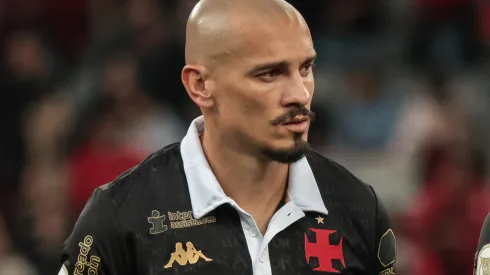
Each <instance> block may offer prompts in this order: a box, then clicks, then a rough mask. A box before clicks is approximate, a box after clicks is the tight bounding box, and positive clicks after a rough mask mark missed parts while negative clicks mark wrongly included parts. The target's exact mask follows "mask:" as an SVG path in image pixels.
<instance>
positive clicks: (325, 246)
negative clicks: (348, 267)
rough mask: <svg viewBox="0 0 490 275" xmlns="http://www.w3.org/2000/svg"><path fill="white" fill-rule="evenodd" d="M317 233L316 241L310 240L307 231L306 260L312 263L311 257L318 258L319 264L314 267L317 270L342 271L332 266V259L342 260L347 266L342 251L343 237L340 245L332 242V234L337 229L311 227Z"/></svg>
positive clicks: (343, 264)
mask: <svg viewBox="0 0 490 275" xmlns="http://www.w3.org/2000/svg"><path fill="white" fill-rule="evenodd" d="M310 230H311V231H313V232H315V234H316V243H311V242H309V241H308V237H307V235H306V233H305V254H306V262H307V263H310V257H316V258H318V264H319V266H318V267H316V268H314V269H313V270H316V271H324V272H332V273H340V271H338V270H336V269H334V268H333V266H332V260H340V262H341V263H342V266H344V267H345V262H344V252H343V251H342V242H343V239H342V238H340V242H339V244H338V245H332V244H330V238H329V237H330V234H332V233H335V232H337V231H335V230H328V229H316V228H310Z"/></svg>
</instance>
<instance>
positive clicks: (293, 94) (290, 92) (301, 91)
mask: <svg viewBox="0 0 490 275" xmlns="http://www.w3.org/2000/svg"><path fill="white" fill-rule="evenodd" d="M310 99H311V93H310V91H309V90H308V88H307V87H306V85H305V82H304V79H303V78H302V77H301V75H300V74H295V75H294V76H292V77H291V80H290V81H288V83H287V84H286V87H285V88H284V93H283V97H282V105H283V106H289V105H301V106H306V105H307V104H308V103H309V102H310Z"/></svg>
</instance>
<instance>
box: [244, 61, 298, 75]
mask: <svg viewBox="0 0 490 275" xmlns="http://www.w3.org/2000/svg"><path fill="white" fill-rule="evenodd" d="M289 65H290V63H289V62H287V61H278V62H270V63H265V64H259V65H257V66H255V67H253V68H252V69H251V70H250V74H253V73H256V72H260V71H266V70H269V69H273V68H281V67H282V68H284V67H287V66H289Z"/></svg>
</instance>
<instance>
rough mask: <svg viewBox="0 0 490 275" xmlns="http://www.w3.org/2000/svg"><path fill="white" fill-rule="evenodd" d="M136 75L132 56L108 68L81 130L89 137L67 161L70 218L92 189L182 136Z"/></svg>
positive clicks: (167, 110) (181, 130)
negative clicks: (97, 95)
mask: <svg viewBox="0 0 490 275" xmlns="http://www.w3.org/2000/svg"><path fill="white" fill-rule="evenodd" d="M136 72H137V63H136V61H135V59H134V57H133V56H132V55H130V54H127V53H124V52H123V53H121V54H116V55H115V56H114V57H113V58H110V59H109V61H108V62H107V65H106V68H105V71H104V85H103V89H102V90H101V91H100V95H99V97H98V99H97V101H96V102H95V105H94V107H95V108H94V110H91V111H90V112H91V114H89V117H88V119H87V120H88V121H87V126H86V127H87V128H80V129H83V131H84V132H86V133H88V136H87V137H86V138H85V139H84V140H82V143H81V144H80V145H79V146H78V147H77V149H76V150H75V151H74V152H73V153H72V154H70V158H69V159H70V166H69V174H70V196H69V197H70V203H71V205H72V208H71V211H72V215H73V218H76V217H77V216H78V214H79V213H80V211H81V209H82V207H83V205H85V203H86V201H87V200H88V198H89V196H90V194H91V193H92V191H93V190H94V188H96V187H97V186H100V185H102V184H105V183H107V182H110V181H112V180H113V179H114V178H115V177H116V176H118V175H119V174H120V173H121V172H122V171H124V170H127V169H129V168H131V167H132V166H135V165H136V164H138V163H139V162H141V161H142V160H143V159H144V158H145V157H146V156H147V155H148V154H150V153H151V152H154V151H156V150H158V149H160V148H162V147H163V146H165V145H168V144H170V143H173V142H178V141H179V140H180V139H181V138H182V137H183V136H184V134H185V130H184V129H185V127H184V124H183V122H181V121H180V119H179V118H178V116H177V115H176V114H175V113H174V111H173V109H172V108H171V107H170V106H168V105H165V106H163V107H162V106H161V105H157V104H155V102H154V101H152V100H151V99H150V98H149V97H148V95H146V94H145V92H144V91H142V89H141V87H140V86H139V82H138V79H137V74H136Z"/></svg>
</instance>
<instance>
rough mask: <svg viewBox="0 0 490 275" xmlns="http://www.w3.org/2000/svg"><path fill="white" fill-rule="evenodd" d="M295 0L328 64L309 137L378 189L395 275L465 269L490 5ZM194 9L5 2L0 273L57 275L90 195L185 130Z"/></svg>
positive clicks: (479, 163) (480, 161)
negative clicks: (390, 226) (386, 213)
mask: <svg viewBox="0 0 490 275" xmlns="http://www.w3.org/2000/svg"><path fill="white" fill-rule="evenodd" d="M290 2H292V3H293V4H294V5H295V6H296V7H297V8H298V9H299V10H300V11H301V12H302V13H303V15H304V16H305V18H306V20H307V22H308V23H309V25H310V28H311V30H312V34H313V39H314V41H315V47H316V50H317V52H318V55H319V57H318V60H317V65H316V68H315V77H316V94H315V98H314V104H313V110H314V111H315V112H316V113H317V115H316V121H315V123H314V124H313V125H312V130H311V132H310V141H311V143H312V145H313V146H314V147H315V148H316V149H317V150H319V151H321V152H322V153H324V154H325V155H326V156H328V157H330V158H332V159H333V160H335V161H337V162H339V163H340V164H342V165H344V166H346V167H347V168H348V169H349V170H351V171H353V172H354V174H356V175H357V176H358V177H359V178H361V179H362V180H363V181H365V182H367V183H369V184H371V185H373V187H374V188H375V189H376V191H377V192H378V193H379V194H380V195H381V197H382V199H383V201H384V202H385V204H386V205H387V208H388V209H389V210H390V212H391V215H392V217H393V220H394V223H395V224H394V226H395V233H396V235H397V246H398V257H397V258H398V264H397V275H400V274H401V275H423V274H432V275H452V274H455V275H456V274H457V275H471V274H472V264H473V258H474V252H475V249H476V244H477V241H478V234H479V230H480V228H481V225H482V223H483V220H484V218H485V216H486V214H487V213H488V211H490V186H489V184H488V181H489V178H488V176H487V173H486V172H487V171H488V168H490V165H489V164H488V162H487V161H486V160H487V159H488V157H489V155H490V142H489V141H490V122H489V119H490V77H488V76H489V75H490V58H489V55H488V49H489V46H490V4H489V3H488V1H484V0H471V1H470V0H322V1H300V0H296V1H290ZM195 3H196V0H178V1H177V0H166V1H164V0H71V1H62V0H36V1H29V0H0V38H1V39H2V40H1V44H0V45H1V56H2V58H1V59H0V60H1V64H0V89H1V92H0V126H1V127H0V129H2V130H1V134H0V275H3V274H18V275H37V274H41V275H44V274H56V273H57V272H58V270H59V267H60V262H59V261H60V251H61V246H62V244H63V241H64V240H65V239H66V237H67V234H68V233H69V232H70V231H71V228H72V227H73V224H74V222H75V221H76V219H77V218H78V216H79V214H80V212H81V211H82V209H83V207H84V205H85V203H86V201H87V199H88V197H89V196H90V194H91V193H92V191H93V190H94V189H95V188H96V187H98V186H100V185H102V184H105V183H107V182H110V181H111V180H113V179H114V178H115V177H116V176H117V175H119V174H120V173H122V172H123V171H125V170H127V169H129V168H131V167H133V166H134V165H137V164H138V163H139V162H141V161H142V160H143V159H144V158H146V156H147V155H149V154H150V153H151V152H153V151H155V150H157V149H158V148H161V147H162V146H164V145H167V144H170V143H173V142H178V141H180V139H181V138H182V137H183V136H184V135H185V133H186V129H187V127H188V125H189V123H190V121H191V120H192V119H193V118H195V117H196V116H198V115H199V110H198V109H197V108H196V107H195V106H194V105H193V104H192V102H191V101H190V100H189V99H188V96H187V94H186V92H185V90H184V87H183V85H182V84H181V80H180V72H181V69H182V67H183V64H184V46H183V45H184V39H185V22H186V20H187V16H188V14H189V11H190V10H191V9H192V7H193V5H194V4H195ZM263 43H267V41H264V42H263Z"/></svg>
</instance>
